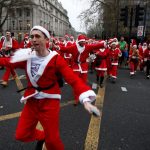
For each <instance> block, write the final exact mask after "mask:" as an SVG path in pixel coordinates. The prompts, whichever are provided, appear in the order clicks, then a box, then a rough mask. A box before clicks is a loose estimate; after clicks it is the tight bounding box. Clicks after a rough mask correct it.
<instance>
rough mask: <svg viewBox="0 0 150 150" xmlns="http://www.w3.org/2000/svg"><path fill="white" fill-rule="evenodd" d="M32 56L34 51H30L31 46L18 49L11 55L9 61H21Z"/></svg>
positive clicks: (34, 55)
mask: <svg viewBox="0 0 150 150" xmlns="http://www.w3.org/2000/svg"><path fill="white" fill-rule="evenodd" d="M33 57H36V52H35V51H32V49H31V48H23V49H18V50H17V51H16V52H15V53H14V55H13V56H12V57H11V60H10V62H11V63H16V62H21V61H25V60H28V59H30V58H33Z"/></svg>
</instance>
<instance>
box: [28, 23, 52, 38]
mask: <svg viewBox="0 0 150 150" xmlns="http://www.w3.org/2000/svg"><path fill="white" fill-rule="evenodd" d="M33 30H39V31H41V32H42V33H44V34H45V36H46V37H47V38H48V39H50V34H49V32H48V31H47V30H46V29H45V28H44V27H42V26H34V27H33V28H32V29H31V31H30V34H31V32H32V31H33Z"/></svg>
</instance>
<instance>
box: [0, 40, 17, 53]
mask: <svg viewBox="0 0 150 150" xmlns="http://www.w3.org/2000/svg"><path fill="white" fill-rule="evenodd" d="M4 41H5V40H2V41H0V50H1V49H2V47H3V42H4ZM18 48H19V44H18V41H16V40H14V39H12V48H11V49H12V50H16V49H18Z"/></svg>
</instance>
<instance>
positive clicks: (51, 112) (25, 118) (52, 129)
mask: <svg viewBox="0 0 150 150" xmlns="http://www.w3.org/2000/svg"><path fill="white" fill-rule="evenodd" d="M59 114H60V101H59V100H56V99H41V100H37V99H34V98H31V99H29V100H27V103H26V104H25V106H24V109H23V111H22V113H21V117H20V119H19V122H18V126H17V129H16V139H17V140H20V141H23V142H31V141H34V140H43V139H45V144H46V148H47V150H64V145H63V143H62V141H61V139H60V135H59ZM38 121H39V122H40V123H41V125H42V127H43V129H44V131H40V130H38V129H36V126H37V123H38Z"/></svg>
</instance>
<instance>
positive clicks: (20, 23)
mask: <svg viewBox="0 0 150 150" xmlns="http://www.w3.org/2000/svg"><path fill="white" fill-rule="evenodd" d="M19 29H20V30H22V20H19Z"/></svg>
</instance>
